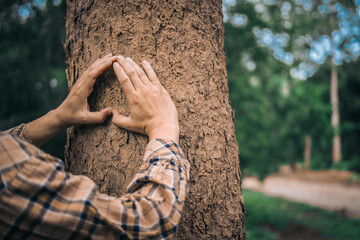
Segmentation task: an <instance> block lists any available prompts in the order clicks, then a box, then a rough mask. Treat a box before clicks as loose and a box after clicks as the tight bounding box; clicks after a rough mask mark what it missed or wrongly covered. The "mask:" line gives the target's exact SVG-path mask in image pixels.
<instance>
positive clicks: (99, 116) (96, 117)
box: [84, 108, 112, 124]
mask: <svg viewBox="0 0 360 240" xmlns="http://www.w3.org/2000/svg"><path fill="white" fill-rule="evenodd" d="M111 114H112V110H111V108H105V109H102V110H101V111H99V112H86V113H85V116H84V123H87V124H90V123H103V122H104V121H105V120H106V119H107V118H108V117H109V116H110V115H111Z"/></svg>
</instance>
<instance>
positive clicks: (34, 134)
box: [26, 110, 66, 147]
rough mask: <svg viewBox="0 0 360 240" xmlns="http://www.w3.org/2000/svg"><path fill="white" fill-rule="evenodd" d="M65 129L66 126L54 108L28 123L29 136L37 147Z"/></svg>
mask: <svg viewBox="0 0 360 240" xmlns="http://www.w3.org/2000/svg"><path fill="white" fill-rule="evenodd" d="M65 129H66V126H65V125H64V124H62V121H61V120H60V117H59V115H58V112H57V111H56V110H52V111H50V112H48V113H47V114H45V115H44V116H42V117H40V118H38V119H36V120H34V121H32V122H30V123H27V124H26V132H27V134H28V138H29V139H30V140H31V143H32V144H34V145H35V146H37V147H40V146H42V145H43V144H45V143H46V142H47V141H48V140H50V139H51V138H52V137H54V136H55V135H57V134H58V133H60V132H61V131H64V130H65Z"/></svg>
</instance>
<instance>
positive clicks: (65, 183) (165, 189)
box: [0, 135, 190, 239]
mask: <svg viewBox="0 0 360 240" xmlns="http://www.w3.org/2000/svg"><path fill="white" fill-rule="evenodd" d="M0 145H1V146H2V148H1V150H0V153H2V155H1V156H3V157H2V159H1V160H2V162H1V164H0V173H1V178H0V183H1V184H0V186H1V188H0V238H1V239H13V238H16V239H23V238H36V239H38V238H39V239H48V238H51V239H78V238H79V239H86V238H89V239H91V238H93V239H119V238H120V239H123V238H122V237H125V239H149V238H151V239H173V238H174V237H175V233H176V230H177V227H178V223H179V220H180V216H181V213H182V209H183V206H184V201H185V196H186V193H187V187H188V184H187V179H188V177H189V167H190V166H189V163H188V161H187V159H186V158H185V156H184V155H183V153H182V151H181V149H180V147H179V146H178V145H177V144H176V143H175V142H173V141H164V140H152V141H151V142H150V143H149V144H148V146H147V148H146V153H145V157H144V161H143V164H142V166H141V167H140V170H139V172H138V173H137V174H136V176H135V177H134V179H133V180H132V181H131V183H130V185H129V187H128V189H129V193H128V194H126V195H124V196H122V197H120V198H116V197H109V196H107V195H104V194H100V193H98V192H97V186H96V185H95V183H94V182H93V181H92V180H91V179H89V178H87V177H85V176H76V175H72V174H69V173H67V172H65V170H64V164H63V162H62V161H60V160H59V159H56V158H54V157H52V156H50V155H49V154H46V153H44V152H42V151H40V150H38V149H37V148H36V147H34V146H33V145H31V144H28V143H24V142H21V141H20V140H18V139H17V138H14V137H13V136H11V135H0ZM15 146H16V147H15ZM14 156H17V157H16V159H14V158H13V157H14ZM14 176H15V177H14ZM30 199H31V200H30Z"/></svg>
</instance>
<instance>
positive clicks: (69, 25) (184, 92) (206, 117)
mask: <svg viewBox="0 0 360 240" xmlns="http://www.w3.org/2000/svg"><path fill="white" fill-rule="evenodd" d="M66 35H67V39H66V43H65V51H66V64H67V77H68V84H69V88H71V87H72V86H73V84H74V83H75V81H76V80H77V79H78V77H79V76H80V75H81V73H82V72H83V71H84V70H85V69H86V68H87V67H88V66H89V65H90V64H91V63H92V62H94V61H95V60H96V59H97V58H98V57H101V56H104V55H105V54H107V53H109V52H111V53H113V54H116V55H118V54H121V55H124V56H131V57H132V58H133V59H134V60H135V61H137V62H138V63H139V62H140V61H141V60H143V59H147V60H148V61H149V62H150V64H152V66H154V69H155V71H156V72H157V74H158V77H159V79H160V81H161V82H162V84H163V85H164V87H165V88H166V89H167V90H168V91H169V93H170V95H171V96H172V97H173V100H174V102H175V105H176V107H177V109H178V112H179V122H180V128H181V131H180V146H181V147H182V149H183V150H184V152H185V154H186V156H187V157H188V159H189V161H190V163H191V174H190V181H189V182H190V191H189V194H188V197H187V201H186V204H185V209H184V214H183V217H182V223H181V226H180V230H179V234H178V238H179V239H245V228H244V227H245V226H244V212H245V209H244V205H243V197H242V192H241V188H240V183H241V180H240V177H241V173H240V167H239V158H238V148H237V143H236V139H235V130H234V114H233V112H232V109H231V106H230V101H229V89H228V83H227V73H226V68H225V52H224V27H223V22H222V11H221V1H211V0H206V1H205V0H204V1H185V0H179V1H175V0H174V1H160V0H154V1H115V0H107V1H101V0H87V1H86V0H82V1H81V0H68V1H67V17H66ZM89 103H90V107H91V109H92V110H93V111H96V110H99V109H101V108H104V107H112V108H114V109H118V110H119V111H120V112H122V113H125V114H127V113H129V110H128V106H127V103H126V99H125V95H124V93H123V90H122V89H121V87H120V84H119V83H118V81H117V80H116V77H115V74H114V73H113V70H112V69H110V70H108V71H106V72H105V73H104V74H103V75H102V76H100V77H99V78H98V80H97V83H96V85H95V87H94V92H93V94H92V95H91V96H90V98H89ZM146 144H147V138H146V137H145V136H142V135H139V134H135V133H132V132H127V131H125V130H123V129H119V128H117V127H115V126H113V125H111V123H110V122H109V121H107V122H106V123H105V124H100V125H93V126H77V127H73V128H71V129H69V130H68V140H67V147H66V153H65V155H66V158H65V163H66V166H67V169H68V170H69V171H71V172H72V173H75V174H85V175H87V176H89V177H90V178H92V179H93V180H94V181H95V182H96V183H97V184H98V185H99V190H100V192H103V193H108V194H112V195H116V196H119V195H122V194H124V193H125V191H126V186H127V185H128V183H129V181H130V180H131V179H132V177H133V176H134V174H135V173H136V172H137V170H138V169H139V166H140V164H141V156H142V154H143V152H144V150H145V147H146Z"/></svg>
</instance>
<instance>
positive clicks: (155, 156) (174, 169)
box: [128, 139, 190, 192]
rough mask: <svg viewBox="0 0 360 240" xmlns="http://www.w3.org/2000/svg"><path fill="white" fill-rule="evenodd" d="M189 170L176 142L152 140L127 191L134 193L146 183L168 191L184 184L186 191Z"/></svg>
mask: <svg viewBox="0 0 360 240" xmlns="http://www.w3.org/2000/svg"><path fill="white" fill-rule="evenodd" d="M189 170H190V163H189V161H188V160H187V158H186V157H185V155H184V153H183V152H182V150H181V148H180V146H179V145H178V144H177V143H176V142H174V141H172V140H166V139H154V140H152V141H150V142H149V143H148V145H147V147H146V151H145V155H144V162H143V164H142V166H141V167H140V170H139V172H138V173H137V174H136V175H135V177H134V179H133V180H132V181H131V183H130V184H129V186H128V191H129V192H134V191H136V190H137V189H139V188H140V187H141V186H142V185H144V184H145V183H146V182H153V183H157V184H160V185H163V186H165V187H169V188H170V189H173V188H174V185H177V184H178V183H179V182H185V186H186V189H187V179H189ZM173 174H175V175H176V176H174V175H173ZM169 175H171V177H169ZM186 192H187V191H186Z"/></svg>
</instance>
